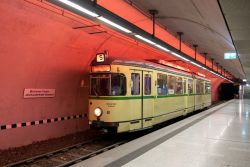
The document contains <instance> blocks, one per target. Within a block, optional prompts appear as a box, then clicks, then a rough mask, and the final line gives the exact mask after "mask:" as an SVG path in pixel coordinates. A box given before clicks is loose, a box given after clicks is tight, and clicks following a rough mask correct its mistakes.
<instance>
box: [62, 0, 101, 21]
mask: <svg viewBox="0 0 250 167" xmlns="http://www.w3.org/2000/svg"><path fill="white" fill-rule="evenodd" d="M58 1H59V2H62V3H64V4H66V5H68V6H71V7H72V8H75V9H77V10H79V11H81V12H83V13H85V14H87V15H89V16H92V17H98V16H99V15H98V14H96V13H94V12H91V11H89V10H87V9H85V8H83V7H81V6H79V5H77V4H75V3H73V2H71V1H69V0H58Z"/></svg>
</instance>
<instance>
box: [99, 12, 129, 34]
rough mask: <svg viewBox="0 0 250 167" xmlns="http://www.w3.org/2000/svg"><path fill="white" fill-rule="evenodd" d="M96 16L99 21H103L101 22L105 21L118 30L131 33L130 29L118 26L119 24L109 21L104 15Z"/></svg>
mask: <svg viewBox="0 0 250 167" xmlns="http://www.w3.org/2000/svg"><path fill="white" fill-rule="evenodd" d="M97 18H98V19H99V20H101V21H103V22H105V23H107V24H109V25H111V26H113V27H115V28H117V29H119V30H122V31H123V32H126V33H132V31H130V30H128V29H127V28H124V27H122V26H120V25H119V24H116V23H114V22H112V21H110V20H108V19H106V18H105V17H102V16H100V17H97Z"/></svg>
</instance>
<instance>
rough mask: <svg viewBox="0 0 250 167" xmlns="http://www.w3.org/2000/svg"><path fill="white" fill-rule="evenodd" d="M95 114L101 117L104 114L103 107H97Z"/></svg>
mask: <svg viewBox="0 0 250 167" xmlns="http://www.w3.org/2000/svg"><path fill="white" fill-rule="evenodd" d="M94 114H95V116H97V117H100V116H101V115H102V109H101V108H96V109H95V110H94Z"/></svg>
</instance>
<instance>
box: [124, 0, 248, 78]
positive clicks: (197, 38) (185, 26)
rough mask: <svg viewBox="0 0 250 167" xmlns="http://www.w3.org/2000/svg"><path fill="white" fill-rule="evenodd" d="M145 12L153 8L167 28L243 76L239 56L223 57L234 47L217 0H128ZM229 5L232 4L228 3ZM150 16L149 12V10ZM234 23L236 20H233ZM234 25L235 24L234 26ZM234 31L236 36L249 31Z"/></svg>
mask: <svg viewBox="0 0 250 167" xmlns="http://www.w3.org/2000/svg"><path fill="white" fill-rule="evenodd" d="M128 1H130V2H132V3H133V4H134V5H135V6H136V7H138V8H139V9H140V10H142V11H143V12H144V13H145V14H148V10H150V9H156V10H158V12H159V14H158V15H157V17H158V18H157V23H158V24H161V25H163V26H164V27H166V28H167V29H168V30H170V32H172V33H173V34H176V32H179V31H181V32H184V35H183V40H184V41H185V42H188V43H189V44H191V45H192V44H198V45H199V47H198V51H199V52H200V53H203V52H207V53H208V56H209V57H211V58H214V59H215V61H216V62H219V63H220V64H221V65H222V66H223V67H224V68H226V69H227V70H228V71H230V72H231V73H232V74H233V75H234V76H236V77H241V78H242V77H244V72H243V70H242V68H241V64H240V61H239V59H236V60H230V61H228V60H224V53H225V52H230V51H235V49H234V45H233V42H232V40H231V36H230V34H229V32H228V29H227V26H226V24H225V21H224V18H223V15H222V13H221V10H220V7H219V5H218V2H217V0H181V1H180V0H177V1H176V0H153V1H152V0H128ZM229 6H230V8H232V9H233V8H234V6H231V5H229ZM148 16H149V14H148ZM235 24H236V23H235ZM235 28H238V27H237V26H235ZM241 33H242V32H240V33H238V32H237V31H236V32H235V35H236V36H242V35H248V34H247V33H246V34H241Z"/></svg>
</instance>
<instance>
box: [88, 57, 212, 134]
mask: <svg viewBox="0 0 250 167" xmlns="http://www.w3.org/2000/svg"><path fill="white" fill-rule="evenodd" d="M210 105H211V81H210V80H208V79H206V78H204V77H200V76H198V75H194V74H192V73H189V72H185V71H180V70H178V69H174V68H170V67H167V66H165V65H161V64H157V63H153V62H149V61H141V60H140V61H135V60H114V59H108V58H105V54H103V53H101V54H97V56H96V58H95V59H94V60H93V62H92V63H91V72H90V95H89V112H88V117H89V124H90V127H92V128H102V129H105V130H108V131H112V132H116V133H121V132H133V131H138V130H143V129H147V128H151V127H153V126H154V125H157V124H160V123H162V122H164V121H167V120H170V119H173V118H176V117H179V116H183V115H186V114H188V113H190V112H194V111H196V110H200V109H203V108H205V107H208V106H210Z"/></svg>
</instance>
